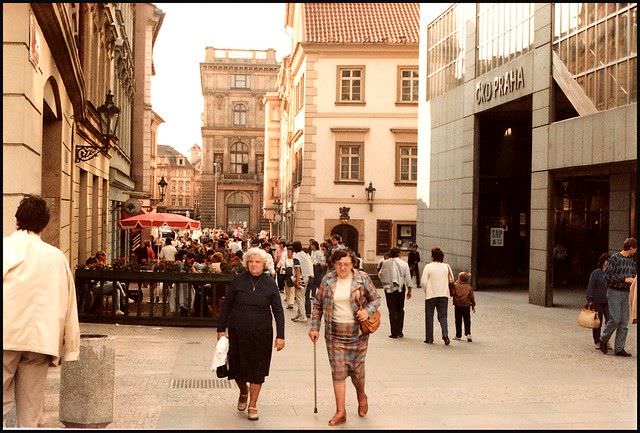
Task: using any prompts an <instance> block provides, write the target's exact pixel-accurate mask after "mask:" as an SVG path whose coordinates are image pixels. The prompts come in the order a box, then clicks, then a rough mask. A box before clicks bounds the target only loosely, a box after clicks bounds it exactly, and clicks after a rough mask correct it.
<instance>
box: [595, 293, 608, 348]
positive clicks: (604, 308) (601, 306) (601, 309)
mask: <svg viewBox="0 0 640 433" xmlns="http://www.w3.org/2000/svg"><path fill="white" fill-rule="evenodd" d="M593 305H594V306H595V307H596V310H597V311H598V318H599V319H600V327H598V328H596V329H594V330H593V342H594V343H596V344H598V343H600V331H601V329H602V325H604V324H605V323H607V322H608V321H609V304H608V303H607V302H597V303H596V302H594V303H593ZM603 316H604V320H602V317H603Z"/></svg>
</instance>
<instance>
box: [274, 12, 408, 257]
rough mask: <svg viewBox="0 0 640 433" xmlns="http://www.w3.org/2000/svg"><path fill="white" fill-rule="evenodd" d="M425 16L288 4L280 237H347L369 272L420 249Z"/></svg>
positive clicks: (277, 136) (279, 101)
mask: <svg viewBox="0 0 640 433" xmlns="http://www.w3.org/2000/svg"><path fill="white" fill-rule="evenodd" d="M418 15H419V8H418V4H415V3H288V4H287V6H286V13H285V28H286V29H287V31H288V32H289V34H290V36H291V40H292V52H291V54H290V55H289V56H287V57H285V58H284V59H283V62H282V66H281V69H280V72H279V75H278V81H277V83H278V90H277V92H273V93H269V94H267V96H266V98H265V100H266V106H265V116H266V121H265V146H266V149H267V150H265V152H266V155H265V157H267V158H268V160H267V163H266V164H265V172H266V174H265V176H266V177H265V201H264V206H265V213H266V214H267V215H268V216H269V219H270V220H271V221H272V227H274V231H275V234H278V235H280V236H283V237H285V238H286V239H288V240H300V241H302V242H303V244H305V245H306V244H307V243H308V240H309V239H310V238H314V239H316V240H318V241H322V240H324V239H327V238H328V237H330V236H331V235H332V234H335V233H337V234H340V235H341V236H342V238H343V240H344V241H345V244H346V245H348V246H349V247H351V248H352V249H353V250H355V251H357V252H359V253H360V254H361V256H362V258H363V259H364V260H365V263H368V264H377V262H378V260H379V259H381V258H382V255H383V254H384V253H386V252H387V251H388V250H389V249H390V248H391V247H393V246H398V247H401V248H405V249H406V248H408V246H409V243H411V242H414V241H415V235H416V204H415V203H416V201H415V197H416V180H417V147H418V146H417V142H418V141H417V133H418V131H417V127H418V121H417V120H418V119H417V118H418V31H419V16H418ZM367 188H369V189H370V190H373V189H374V188H375V196H373V197H368V194H367ZM369 198H372V200H369Z"/></svg>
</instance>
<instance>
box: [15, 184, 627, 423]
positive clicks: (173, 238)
mask: <svg viewBox="0 0 640 433" xmlns="http://www.w3.org/2000/svg"><path fill="white" fill-rule="evenodd" d="M16 219H17V226H18V230H17V231H16V232H15V233H13V234H12V235H10V236H8V237H6V238H5V239H4V241H3V246H4V248H5V251H11V254H3V285H4V288H3V300H4V304H5V305H7V304H8V303H9V304H11V305H12V308H10V309H6V308H5V309H4V312H5V316H4V318H3V324H4V329H3V337H4V340H3V363H4V372H5V374H4V377H3V395H4V396H5V401H4V417H5V418H6V415H7V408H8V407H9V405H11V404H12V403H13V402H14V401H15V404H16V408H17V410H16V411H17V418H18V425H19V426H20V427H35V426H37V421H38V418H39V416H40V414H41V411H42V407H43V406H42V405H43V399H44V384H45V383H46V381H45V379H46V372H47V368H48V366H49V365H50V364H51V365H58V364H59V362H60V360H61V359H64V360H74V359H77V358H78V355H79V340H80V332H79V323H78V316H77V310H78V307H77V306H76V293H75V286H74V279H73V275H72V273H71V271H70V269H69V265H68V263H67V261H66V258H65V256H64V254H63V253H62V252H61V251H60V250H58V249H57V248H55V247H52V246H51V245H48V244H46V243H45V242H43V241H42V240H41V239H40V237H39V235H38V234H39V233H40V232H41V231H42V230H43V229H44V228H45V227H46V225H47V223H48V221H49V210H48V207H47V205H46V202H45V201H44V200H43V199H42V198H41V197H38V196H28V197H25V199H24V200H23V201H22V202H21V204H20V206H19V208H18V211H17V213H16ZM636 252H637V242H636V240H635V239H634V238H628V239H626V240H625V241H624V244H623V247H622V250H621V251H620V252H617V253H615V254H612V255H608V254H603V255H602V256H601V257H600V259H599V262H598V268H597V269H596V270H594V272H593V273H592V275H591V277H590V279H589V284H588V289H587V301H588V302H589V303H592V304H593V305H594V308H595V309H596V310H597V311H598V312H599V314H601V317H603V318H604V320H605V322H604V323H603V329H602V330H601V329H596V330H594V331H593V340H594V344H595V346H596V348H597V349H599V350H601V351H602V352H603V353H605V354H606V353H607V351H608V350H609V349H610V346H609V345H608V341H609V339H610V338H611V337H612V336H613V333H614V332H615V333H616V337H615V346H614V350H615V355H617V356H624V357H628V356H631V355H630V354H628V353H627V352H626V351H625V347H624V346H625V341H626V335H627V331H628V326H627V322H628V321H629V315H630V308H631V315H632V317H633V321H634V323H635V319H636V318H635V314H636V313H635V303H636V300H635V297H636V294H635V290H636V261H635V255H636ZM400 255H401V251H400V249H398V248H392V249H391V250H390V251H389V252H388V253H387V254H386V255H385V258H384V259H383V260H382V261H381V263H380V264H379V267H378V277H379V278H380V281H381V283H382V286H383V289H384V293H385V298H386V303H387V308H388V312H389V325H390V335H389V337H390V338H394V339H397V338H403V337H404V334H403V326H404V305H405V300H409V299H411V298H412V290H413V289H416V288H417V287H421V288H422V289H423V291H424V294H425V301H424V307H425V340H424V342H425V343H427V344H434V330H433V322H434V319H435V317H434V312H437V319H438V322H439V324H440V327H441V331H442V332H441V334H442V340H443V341H444V344H445V345H449V344H450V339H449V333H448V320H447V310H448V303H449V298H450V297H451V298H452V299H453V305H454V314H455V337H454V340H461V339H462V335H463V331H464V336H465V338H466V340H467V341H468V342H471V341H472V338H471V312H472V311H473V312H475V308H476V302H475V297H474V289H473V286H472V284H471V274H470V273H469V272H465V271H463V272H460V273H459V274H458V276H457V277H454V274H453V271H452V269H451V267H450V266H449V265H448V264H447V263H446V262H445V260H444V258H445V255H444V252H443V251H442V250H441V249H440V248H439V247H433V248H432V249H431V262H429V263H427V264H426V265H425V266H424V268H423V269H422V275H420V273H419V262H420V256H419V254H417V245H415V244H413V245H412V252H411V254H410V257H409V258H408V259H409V260H408V261H405V260H403V259H402V258H401V257H400ZM27 258H28V259H29V260H27ZM106 259H107V256H106V254H105V253H104V252H102V251H98V252H97V253H96V254H95V255H94V256H92V257H90V258H88V259H87V261H86V263H85V265H86V266H87V267H88V268H92V269H95V268H99V267H101V266H106ZM131 260H134V261H135V262H136V263H138V264H140V265H149V264H150V263H155V264H156V265H159V266H160V265H164V266H174V267H175V268H176V269H180V270H183V271H187V272H212V273H231V274H234V278H233V280H232V282H231V284H230V285H229V286H228V287H227V288H226V291H223V292H222V293H221V296H220V298H219V299H211V300H210V302H209V300H208V301H207V307H208V309H209V312H210V313H211V315H214V316H216V317H219V319H218V327H217V337H218V339H220V338H222V337H223V336H225V337H227V338H228V339H229V346H228V356H227V359H228V373H227V377H228V379H230V380H235V382H236V384H237V386H238V390H239V397H238V401H237V409H238V410H239V411H245V410H246V411H247V418H248V419H249V420H257V419H259V416H258V406H257V402H258V396H259V394H260V391H261V388H262V386H263V384H264V382H265V377H266V376H268V375H269V369H270V363H271V357H272V349H273V348H275V349H276V350H277V351H281V350H282V349H284V347H285V341H286V340H285V309H291V310H293V311H292V313H293V314H292V316H293V317H291V320H292V321H293V322H296V323H300V324H304V323H306V322H309V321H310V325H308V326H309V330H308V336H309V338H310V340H311V342H312V344H314V348H315V344H316V342H317V340H318V339H319V336H320V327H321V323H322V321H324V338H325V343H326V349H327V356H328V360H329V364H330V367H331V377H332V381H333V391H334V398H335V406H336V411H335V414H334V415H333V417H332V418H331V419H330V420H329V425H330V426H337V425H340V424H343V423H345V422H346V419H347V413H346V379H347V378H348V377H350V378H351V382H352V384H353V386H354V388H355V391H356V397H357V405H358V410H357V413H358V415H359V416H360V417H364V416H366V415H367V412H368V408H369V406H368V398H367V394H366V391H365V359H366V355H367V348H368V341H369V336H370V334H368V333H366V332H363V331H362V327H361V326H360V324H361V322H363V321H366V320H368V319H369V318H371V317H372V315H373V314H374V313H375V312H376V311H377V310H378V309H379V308H380V305H381V296H380V295H379V294H378V293H377V290H376V287H375V286H374V284H373V282H372V280H371V278H370V277H369V274H368V273H366V272H364V271H363V270H362V266H363V264H362V260H361V259H360V258H359V257H358V255H356V253H355V252H354V251H351V250H350V249H349V248H347V247H346V246H345V245H344V244H343V243H342V241H341V239H340V236H339V235H334V236H332V237H331V239H327V240H326V241H325V242H322V243H319V242H317V241H316V240H314V239H309V241H308V243H307V245H306V246H303V244H302V242H300V241H294V242H286V241H285V240H282V239H277V238H269V237H267V235H266V233H265V232H262V233H260V234H258V235H256V236H247V237H245V238H242V237H239V236H233V235H231V236H230V235H229V234H227V233H225V232H224V231H222V230H206V229H205V230H204V231H203V232H202V233H201V235H200V237H199V238H194V237H193V236H192V233H190V232H189V231H182V232H180V231H177V232H172V233H171V234H169V235H168V236H166V237H164V238H162V239H160V242H158V240H156V239H148V240H145V241H144V242H143V243H142V245H141V246H140V247H139V248H137V249H136V250H135V251H134V252H133V254H132V256H131ZM44 268H46V269H47V272H41V270H42V269H44ZM139 284H140V285H142V284H143V283H139ZM150 284H151V283H150ZM116 285H117V287H116V288H115V289H116V290H114V288H113V286H107V284H105V285H104V286H103V287H102V290H103V292H102V294H104V293H106V292H107V291H109V292H111V293H112V294H113V296H114V300H113V301H114V303H116V304H117V305H118V306H119V305H120V304H121V302H122V300H123V299H124V302H125V303H126V302H127V298H128V297H130V293H129V291H128V290H127V289H126V287H124V286H123V285H121V283H117V282H116ZM171 289H172V290H177V291H178V292H177V293H174V294H176V295H177V296H171V299H175V300H176V301H175V303H174V304H173V306H172V311H173V312H174V314H177V315H186V314H189V313H190V312H191V313H194V312H195V311H197V310H198V307H197V306H196V305H194V300H196V299H197V298H198V297H196V296H194V293H192V292H190V291H192V290H194V289H193V287H192V286H190V285H189V284H184V283H179V282H178V283H174V284H172V287H171ZM43 290H46V292H47V294H46V297H47V299H50V300H51V302H48V303H40V304H38V305H37V306H36V307H37V308H30V307H29V299H31V298H32V297H33V296H35V295H34V294H38V293H39V292H43ZM140 293H142V292H141V291H140ZM43 299H44V297H43ZM630 299H632V301H630ZM139 301H140V300H139V299H138V302H139ZM216 308H218V309H219V311H216ZM218 313H219V314H218ZM122 314H126V312H122ZM274 321H275V324H276V326H275V339H274V330H273V322H274ZM463 325H464V327H463ZM294 326H303V325H294ZM36 330H37V332H36ZM44 331H46V332H44ZM314 353H315V350H314Z"/></svg>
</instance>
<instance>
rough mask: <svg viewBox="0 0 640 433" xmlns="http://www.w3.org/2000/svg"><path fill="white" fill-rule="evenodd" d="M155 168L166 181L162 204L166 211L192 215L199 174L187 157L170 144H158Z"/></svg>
mask: <svg viewBox="0 0 640 433" xmlns="http://www.w3.org/2000/svg"><path fill="white" fill-rule="evenodd" d="M156 170H157V174H158V176H164V179H165V181H166V182H167V184H168V185H167V188H166V190H165V198H164V203H163V204H164V206H163V207H166V208H167V212H170V213H179V214H182V215H186V213H187V212H188V213H189V216H190V217H191V216H193V215H194V206H195V202H196V200H195V199H196V190H197V189H199V185H198V184H197V182H198V180H199V176H198V175H197V170H196V169H195V167H194V166H193V165H192V164H191V163H190V162H189V159H188V158H187V157H186V156H184V155H183V154H181V153H180V152H178V151H177V150H176V149H174V148H173V147H171V146H166V145H162V144H161V145H158V156H157V164H156Z"/></svg>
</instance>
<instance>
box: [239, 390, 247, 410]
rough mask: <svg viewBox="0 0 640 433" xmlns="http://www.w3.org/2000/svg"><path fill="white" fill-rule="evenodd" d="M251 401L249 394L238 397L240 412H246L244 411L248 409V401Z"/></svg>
mask: <svg viewBox="0 0 640 433" xmlns="http://www.w3.org/2000/svg"><path fill="white" fill-rule="evenodd" d="M248 399H249V394H248V393H247V394H240V397H238V410H239V411H240V412H244V410H245V409H246V408H247V400H248Z"/></svg>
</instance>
